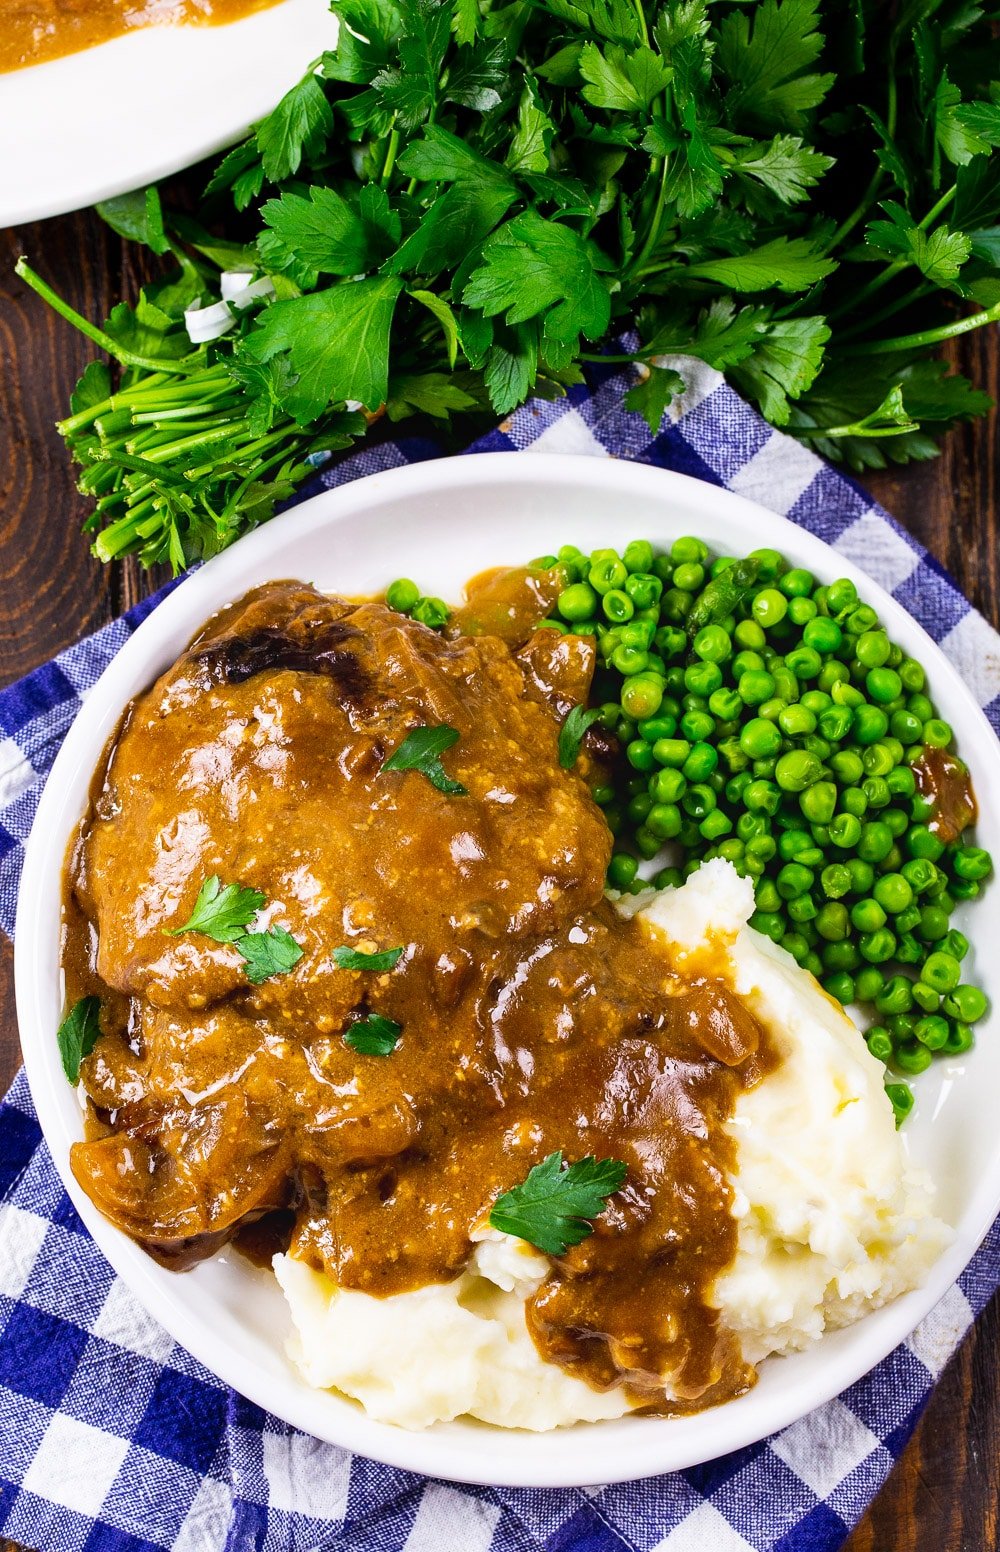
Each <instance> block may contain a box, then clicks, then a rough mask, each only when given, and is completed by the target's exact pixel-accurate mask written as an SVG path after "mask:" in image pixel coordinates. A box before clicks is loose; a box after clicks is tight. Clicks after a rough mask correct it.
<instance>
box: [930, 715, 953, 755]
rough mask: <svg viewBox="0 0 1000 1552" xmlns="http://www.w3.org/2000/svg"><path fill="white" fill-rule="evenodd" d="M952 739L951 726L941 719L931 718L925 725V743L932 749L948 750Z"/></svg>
mask: <svg viewBox="0 0 1000 1552" xmlns="http://www.w3.org/2000/svg"><path fill="white" fill-rule="evenodd" d="M952 737H953V735H952V731H951V728H950V726H949V725H948V723H947V722H942V721H941V718H940V717H931V718H929V720H928V721H927V722H925V723H924V743H925V744H929V745H930V747H931V748H932V749H947V747H948V745H949V744H950V743H951V740H952Z"/></svg>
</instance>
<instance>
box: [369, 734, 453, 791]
mask: <svg viewBox="0 0 1000 1552" xmlns="http://www.w3.org/2000/svg"><path fill="white" fill-rule="evenodd" d="M457 743H458V729H457V728H453V727H448V725H447V723H444V722H442V723H441V725H440V726H439V727H418V728H414V729H413V731H412V733H407V735H406V737H405V738H404V739H403V742H402V743H401V744H400V746H399V748H398V749H397V750H396V752H395V754H392V755H390V756H389V758H388V760H386V761H384V762H383V765H382V769H383V770H384V771H419V772H420V774H421V776H426V777H427V780H428V781H429V782H430V783H431V784H432V786H435V787H437V789H438V791H439V792H448V793H451V794H452V795H455V796H458V795H461V794H463V793H465V792H466V791H467V790H468V789H467V788H465V787H463V786H462V783H461V782H460V781H453V780H452V778H451V777H450V776H449V775H448V773H447V771H446V770H445V768H444V766H443V765H442V764H441V755H442V754H443V753H444V751H445V750H446V749H450V748H451V746H452V744H457Z"/></svg>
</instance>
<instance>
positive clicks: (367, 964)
mask: <svg viewBox="0 0 1000 1552" xmlns="http://www.w3.org/2000/svg"><path fill="white" fill-rule="evenodd" d="M402 953H403V949H402V948H401V947H400V948H384V949H380V950H379V951H378V952H377V953H374V954H366V953H364V951H363V950H362V949H358V948H351V947H350V946H349V945H348V944H346V943H342V944H341V945H340V947H339V948H335V949H334V951H333V956H332V957H333V962H334V964H335V965H336V966H337V969H338V970H392V969H393V967H394V966H395V965H396V963H397V961H398V960H399V958H400V956H401V955H402Z"/></svg>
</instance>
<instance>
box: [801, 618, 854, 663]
mask: <svg viewBox="0 0 1000 1552" xmlns="http://www.w3.org/2000/svg"><path fill="white" fill-rule="evenodd" d="M843 639H844V633H843V631H842V630H841V628H840V626H839V625H838V624H837V622H836V620H831V619H829V618H823V617H817V618H816V619H815V620H810V621H809V623H808V624H807V625H806V627H805V629H804V630H803V632H802V640H803V641H804V642H805V644H806V646H807V647H811V648H812V650H813V651H814V652H821V653H823V654H824V655H827V654H829V653H831V652H836V651H837V650H838V648H839V647H840V644H841V642H842V641H843Z"/></svg>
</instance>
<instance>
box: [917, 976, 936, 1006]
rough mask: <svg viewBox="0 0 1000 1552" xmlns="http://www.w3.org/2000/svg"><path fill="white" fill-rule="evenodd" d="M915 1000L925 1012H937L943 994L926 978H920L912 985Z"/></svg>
mask: <svg viewBox="0 0 1000 1552" xmlns="http://www.w3.org/2000/svg"><path fill="white" fill-rule="evenodd" d="M912 992H913V1000H914V1002H915V1003H916V1004H917V1007H918V1008H920V1010H921V1012H923V1013H936V1012H937V1010H938V1008H939V1007H940V1006H941V994H940V992H936V991H935V990H934V988H933V986H929V985H928V984H927V982H926V981H925V980H923V979H922V978H918V979H917V980H916V981H914V983H913V986H912Z"/></svg>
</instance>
